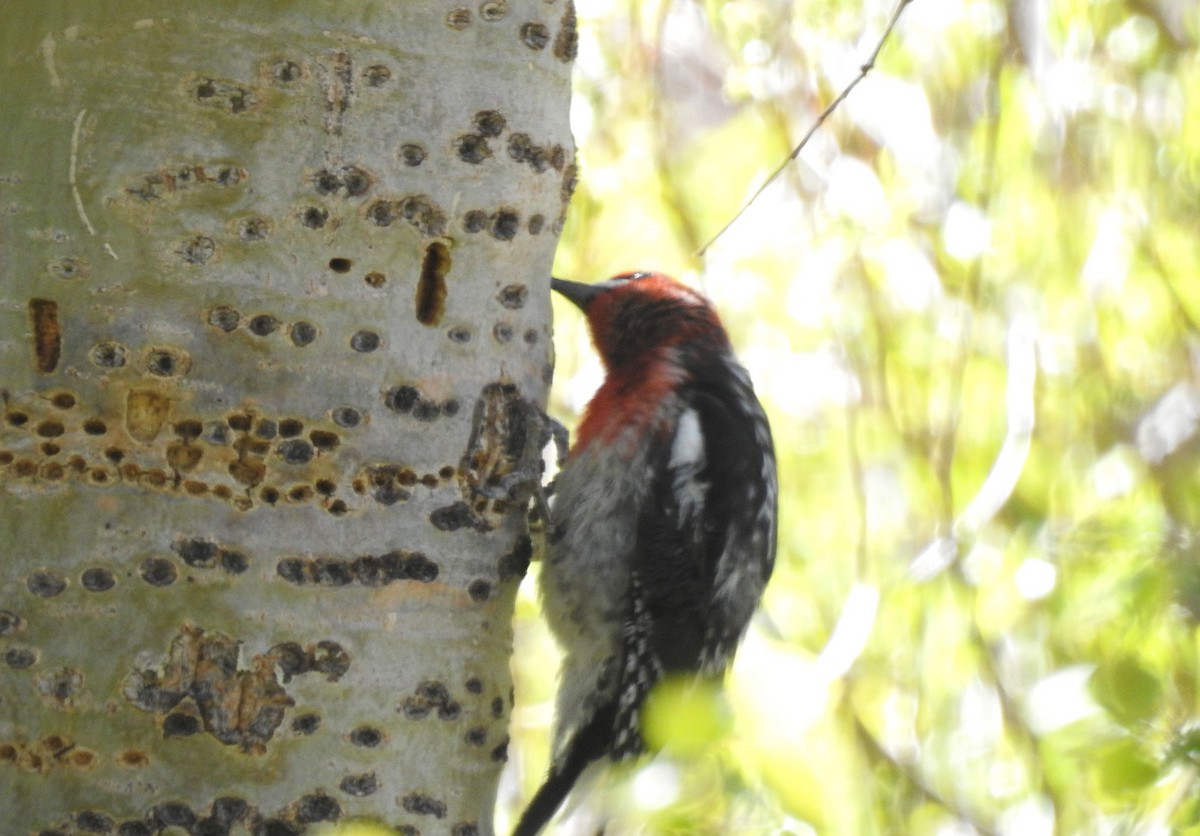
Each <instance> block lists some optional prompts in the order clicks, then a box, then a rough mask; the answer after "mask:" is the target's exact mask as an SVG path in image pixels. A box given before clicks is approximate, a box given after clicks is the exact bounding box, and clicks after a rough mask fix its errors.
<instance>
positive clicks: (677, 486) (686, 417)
mask: <svg viewBox="0 0 1200 836" xmlns="http://www.w3.org/2000/svg"><path fill="white" fill-rule="evenodd" d="M704 464H705V458H704V431H703V430H702V429H701V428H700V416H699V415H698V414H697V413H696V410H694V409H685V410H684V411H683V414H682V415H680V416H679V423H678V425H677V426H676V428H675V438H674V439H673V440H672V441H671V458H670V460H669V461H668V467H669V469H670V471H671V473H672V474H673V475H674V478H673V480H672V487H673V488H674V491H675V499H676V501H677V502H678V503H679V527H680V528H683V524H684V522H685V521H686V520H689V519H691V518H692V516H693V515H694V514H697V513H699V512H700V510H701V509H702V508H703V506H704V497H705V495H706V494H707V493H708V488H709V485H708V483H707V482H702V481H700V478H699V477H700V471H701V470H703V469H704Z"/></svg>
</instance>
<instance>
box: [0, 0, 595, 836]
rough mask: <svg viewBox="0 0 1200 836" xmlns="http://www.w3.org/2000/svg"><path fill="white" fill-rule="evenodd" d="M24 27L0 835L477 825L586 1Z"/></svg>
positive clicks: (144, 5) (13, 204) (6, 74)
mask: <svg viewBox="0 0 1200 836" xmlns="http://www.w3.org/2000/svg"><path fill="white" fill-rule="evenodd" d="M20 5H21V6H22V8H21V9H20V10H15V9H8V10H6V12H5V15H4V24H3V26H2V27H0V30H2V31H0V43H2V44H3V56H4V61H5V66H4V70H3V75H2V76H0V79H2V80H0V119H2V120H3V123H4V129H3V131H0V281H2V284H0V294H3V295H2V301H3V304H2V307H0V316H3V320H2V323H0V337H2V341H0V389H2V392H0V394H2V395H3V399H4V403H3V410H4V417H3V425H2V427H0V549H2V554H0V654H3V660H2V663H0V788H2V790H0V830H2V831H3V832H4V833H6V834H7V833H14V834H15V833H38V832H40V831H43V830H46V831H50V832H62V833H110V832H111V833H120V834H123V836H134V834H139V833H158V832H162V831H164V830H166V829H169V828H170V827H171V826H176V827H180V828H182V831H186V832H191V833H205V834H215V833H229V832H254V833H293V832H303V830H304V829H305V826H306V825H307V824H309V823H312V822H317V821H324V820H332V819H335V818H339V817H342V816H350V815H363V816H371V817H375V818H378V819H382V820H383V821H385V822H388V823H390V824H392V825H395V826H400V827H401V828H408V829H409V832H417V831H420V832H457V833H475V832H484V833H486V832H490V831H491V829H492V827H491V815H492V806H493V803H494V798H495V789H496V783H497V780H498V776H499V772H500V769H501V766H502V763H503V761H504V759H505V750H506V745H507V736H506V723H507V718H508V713H509V710H510V708H511V687H510V681H509V674H508V665H507V661H508V654H509V651H510V647H511V629H510V617H511V613H512V604H513V596H514V594H515V591H516V586H517V583H518V581H519V579H520V576H521V575H522V574H523V572H524V567H525V564H526V562H527V560H528V556H529V553H530V549H529V537H528V532H527V527H526V519H525V514H524V507H523V506H524V504H525V503H524V501H523V500H524V499H526V498H527V497H528V484H527V480H526V478H525V477H527V476H530V475H533V474H534V472H535V471H536V469H537V467H538V466H539V465H540V455H539V453H538V450H537V448H538V446H539V444H538V443H539V441H540V438H539V435H540V431H541V428H540V421H539V412H538V410H537V409H536V408H535V407H536V406H537V405H539V404H542V403H543V402H544V397H545V391H546V386H547V384H548V381H549V378H550V369H551V363H552V349H551V344H550V327H549V320H550V305H549V299H548V297H549V292H548V284H549V281H548V280H549V267H550V263H551V259H552V256H553V251H554V246H555V243H556V239H557V233H558V231H559V229H560V227H561V217H562V213H563V211H564V209H565V206H566V201H567V199H568V197H569V194H570V190H571V185H572V183H573V179H574V166H573V164H572V159H573V151H572V146H571V142H570V137H569V133H568V128H567V119H566V115H567V102H568V96H569V72H570V62H571V59H572V58H573V56H574V43H575V34H574V14H573V11H572V9H571V7H570V5H569V0H558V2H554V0H549V2H541V0H515V1H514V2H505V1H504V0H501V2H487V3H483V4H482V5H470V6H461V7H460V6H455V5H452V4H434V3H401V2H387V0H339V2H336V3H328V2H302V3H280V2H274V3H265V2H264V3H254V4H247V3H241V2H234V1H233V0H222V1H221V2H214V0H206V1H205V2H202V3H201V2H188V1H187V0H119V2H116V1H114V2H106V3H80V2H73V1H72V0H54V1H53V2H50V1H49V0H47V2H42V3H38V4H32V3H26V4H20ZM481 491H482V492H483V493H481ZM506 494H512V495H513V496H514V497H515V498H512V499H508V498H505V495H506ZM182 831H173V830H172V831H170V832H182Z"/></svg>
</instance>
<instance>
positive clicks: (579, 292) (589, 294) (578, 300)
mask: <svg viewBox="0 0 1200 836" xmlns="http://www.w3.org/2000/svg"><path fill="white" fill-rule="evenodd" d="M550 287H551V288H552V289H554V290H557V291H558V292H559V293H561V294H562V295H563V296H566V297H567V298H568V299H570V300H571V301H572V302H574V303H575V306H576V307H577V308H579V310H581V311H587V309H588V305H590V304H591V303H592V300H593V299H595V298H596V297H597V296H599V295H600V294H601V293H603V292H604V288H603V287H600V286H599V285H594V284H583V283H582V282H571V281H567V280H566V279H555V278H551V279H550Z"/></svg>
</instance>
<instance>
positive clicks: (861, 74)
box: [696, 0, 913, 257]
mask: <svg viewBox="0 0 1200 836" xmlns="http://www.w3.org/2000/svg"><path fill="white" fill-rule="evenodd" d="M912 1H913V0H900V2H899V3H898V4H897V5H896V11H895V12H893V13H892V19H891V20H889V21H888V25H887V28H886V29H884V30H883V34H882V35H880V36H879V43H877V44H875V50H874V51H873V52H872V53H871V57H870V58H868V59H867V60H866V61H865V62H864V63H863V65H862V66H860V67H859V68H858V75H857V76H855V77H854V79H853V80H852V81H851V82H850V83H849V84H847V85H846V87H845V88H844V89H843V90H842V92H841V93H839V94H838V96H837V98H836V99H834V100H833V101H832V102H830V103H829V106H828V107H826V108H825V110H823V111H821V115H820V116H818V117H817V121H815V122H813V124H812V127H811V128H809V129H808V133H806V134H805V135H804V137H803V138H802V139H801V140H800V143H799V144H798V145H797V146H796V147H795V148H793V149H792V153H790V154H788V155H787V157H786V158H784V160H783V162H781V163H780V164H779V165H778V166H777V167H776V169H775V170H774V171H772V172H771V176H770V177H768V178H767V179H766V180H765V181H764V182H763V184H762V185H761V186H759V187H758V190H757V191H755V192H754V194H752V195H751V196H750V199H749V200H747V201H746V203H745V204H744V205H743V206H742V208H741V209H739V210H738V212H737V214H736V215H734V216H733V217H732V218H730V219H729V222H728V223H727V224H725V226H723V227H721V229H720V230H719V231H718V232H717V234H716V235H714V236H713V237H712V238H711V239H709V241H708V243H707V244H705V245H704V246H703V247H701V248H700V249H699V250H697V251H696V256H697V257H699V256H702V255H704V254H705V253H706V252H708V248H709V247H711V246H712V245H713V244H715V243H716V242H717V239H718V238H720V237H721V236H722V235H724V234H725V232H726V231H727V230H728V229H729V228H730V227H731V226H733V225H734V224H735V223H737V221H738V219H739V218H740V217H742V215H744V214H746V210H747V209H749V208H750V207H751V206H752V205H753V204H754V201H756V200H758V197H759V195H761V194H762V193H763V192H765V191H766V190H767V186H769V185H771V184H772V183H774V182H775V180H776V179H777V178H778V177H779V175H780V174H782V173H783V172H784V170H785V169H786V168H787V167H788V165H789V164H791V162H792V160H794V159H796V157H798V156H800V152H801V151H803V150H804V146H805V145H808V141H809V140H810V139H812V137H813V134H815V133H816V132H817V130H818V129H819V128H820V127H821V126H822V125H824V124H825V120H826V119H828V118H829V117H830V116H832V115H833V112H834V111H835V110H837V109H838V106H839V105H841V103H842V102H844V101H845V100H846V97H847V96H849V95H850V91H851V90H853V89H854V88H855V87H857V86H858V83H859V82H860V81H862V80H863V79H864V78H866V77H867V73H869V72H871V70H872V69H874V67H875V59H876V58H878V57H879V53H880V51H881V50H882V49H883V45H884V44H885V43H887V39H888V37H889V36H890V35H891V34H892V30H893V29H895V28H896V22H897V21H898V20H900V13H901V12H903V11H904V7H905V6H907V5H908V4H909V3H911V2H912Z"/></svg>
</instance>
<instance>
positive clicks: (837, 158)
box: [500, 0, 1200, 836]
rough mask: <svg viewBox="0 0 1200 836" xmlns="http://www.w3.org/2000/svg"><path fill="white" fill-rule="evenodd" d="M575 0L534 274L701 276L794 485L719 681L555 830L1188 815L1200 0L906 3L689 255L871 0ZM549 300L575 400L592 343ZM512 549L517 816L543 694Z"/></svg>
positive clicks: (1197, 527) (1050, 826)
mask: <svg viewBox="0 0 1200 836" xmlns="http://www.w3.org/2000/svg"><path fill="white" fill-rule="evenodd" d="M578 11H579V16H580V32H581V42H580V49H579V59H578V63H577V66H576V94H575V101H574V105H573V110H572V120H573V125H574V130H575V136H576V140H577V143H578V145H579V159H580V167H581V178H580V185H579V189H578V191H577V192H576V194H575V198H574V201H573V203H572V208H571V213H570V216H569V219H568V223H567V228H566V230H565V232H564V235H563V240H562V245H561V247H560V250H559V257H558V262H557V265H556V274H557V275H562V276H567V277H571V278H574V279H579V280H585V281H593V280H599V279H602V278H605V277H607V276H608V275H611V274H613V273H616V272H620V271H624V270H629V269H661V270H665V271H667V272H670V273H673V274H675V275H677V276H680V277H682V278H684V279H685V280H687V281H689V282H692V283H694V284H696V285H697V286H698V287H700V288H702V289H703V290H704V291H705V292H706V293H707V294H709V295H710V296H711V297H712V298H713V299H714V300H715V301H716V302H717V304H718V306H719V307H720V310H721V311H722V314H723V316H724V318H725V321H726V324H727V326H728V328H729V330H730V332H731V334H732V336H733V339H734V342H735V344H736V346H737V348H738V351H739V353H740V355H741V357H742V358H743V360H744V361H745V363H746V365H747V366H748V367H749V368H750V370H751V372H752V374H753V376H754V379H755V381H756V385H757V388H758V391H759V392H760V395H761V397H762V399H763V401H764V403H765V404H766V406H767V409H768V411H769V413H770V416H771V420H772V424H773V428H774V433H775V440H776V446H777V451H778V454H779V465H780V475H781V479H782V485H783V495H782V500H781V508H780V514H781V522H780V529H781V530H780V535H781V536H780V551H779V557H778V564H777V567H776V571H775V575H774V577H773V579H772V583H771V585H770V588H769V589H768V591H767V595H766V598H765V601H764V606H763V608H762V613H761V615H760V617H759V618H758V619H757V620H756V622H755V623H754V625H753V627H752V629H751V631H750V634H749V636H748V637H747V640H746V642H745V644H744V645H743V648H742V650H741V652H740V655H739V657H738V659H737V663H736V665H735V667H734V670H733V674H732V676H731V677H730V679H729V682H728V687H727V691H726V693H725V694H724V696H723V697H721V696H719V695H709V694H703V695H699V696H697V695H695V694H689V693H687V692H682V693H674V694H665V695H662V696H661V703H660V705H659V706H658V709H657V714H656V716H659V717H662V718H666V719H665V720H663V721H662V725H663V728H662V729H659V730H657V732H655V731H653V730H651V732H649V733H652V734H653V733H661V734H662V735H663V736H664V737H665V738H667V739H669V740H670V739H673V740H674V743H673V748H674V751H675V752H676V754H675V755H674V756H673V757H672V756H660V757H659V758H657V759H655V760H652V761H648V762H647V763H646V764H645V765H644V766H643V767H642V768H640V769H636V770H630V771H628V772H627V773H625V774H623V775H621V776H618V777H617V778H616V779H614V780H610V781H608V782H606V783H605V784H604V785H603V786H599V787H597V788H596V791H595V792H594V793H593V794H592V795H591V796H589V797H590V798H591V799H592V802H591V803H590V804H584V805H583V808H582V809H580V810H579V811H578V812H577V814H576V817H575V821H576V822H591V825H592V830H590V831H588V830H586V829H584V825H582V824H580V825H579V826H578V827H574V826H573V825H571V824H568V825H566V826H563V827H560V828H559V830H558V832H560V833H570V832H595V824H596V822H597V821H600V822H603V821H604V820H605V819H606V818H612V824H611V826H610V827H609V829H608V830H607V831H606V832H607V833H608V834H610V835H612V834H619V833H646V834H657V833H672V834H692V833H694V834H708V833H711V834H718V833H728V834H758V833H794V834H810V833H822V834H824V833H833V834H841V833H846V834H875V833H906V834H907V833H911V834H970V833H996V834H1013V835H1014V836H1015V834H1021V836H1039V834H1075V833H1138V834H1142V833H1145V834H1154V833H1164V834H1165V833H1200V781H1198V773H1197V765H1198V764H1200V724H1197V721H1196V717H1197V699H1198V690H1197V674H1198V672H1200V649H1198V646H1197V632H1196V631H1197V626H1198V622H1197V617H1198V615H1200V562H1198V561H1200V541H1198V536H1197V535H1198V532H1200V435H1198V434H1197V427H1198V425H1200V374H1198V368H1200V330H1198V323H1200V269H1198V266H1200V265H1198V262H1200V243H1198V242H1200V57H1198V54H1197V36H1198V33H1200V13H1198V12H1197V4H1196V3H1194V2H1188V0H1005V2H1000V0H913V2H911V4H910V5H908V6H907V7H906V8H905V9H904V11H903V13H902V15H901V17H900V20H899V23H898V25H897V27H896V29H895V31H894V32H893V33H892V35H891V37H890V39H889V41H888V42H887V44H886V45H885V46H884V48H883V51H882V53H881V55H880V58H879V61H878V63H877V65H876V66H875V68H874V69H873V70H872V71H871V73H870V74H869V75H868V76H867V78H866V79H865V80H864V81H863V82H862V83H861V84H860V85H859V86H858V87H857V88H856V89H855V90H854V91H853V93H852V94H851V95H850V97H849V98H848V99H847V101H846V102H845V103H844V104H843V105H842V106H841V108H840V109H839V110H838V111H837V112H836V113H835V114H834V115H833V116H832V117H831V118H830V119H829V121H828V122H826V123H825V125H824V126H823V127H822V128H821V129H820V130H818V131H817V132H816V134H815V135H814V137H813V139H812V140H811V142H810V143H809V144H808V146H807V147H806V148H805V149H804V151H803V152H802V153H801V155H800V157H799V159H798V160H797V161H795V162H794V163H792V164H791V165H790V166H789V167H788V168H787V170H786V171H785V173H784V174H783V176H781V177H780V178H779V179H778V180H777V181H775V182H774V183H773V184H772V185H771V186H770V187H769V188H767V189H766V191H765V192H764V193H763V194H762V195H761V197H759V199H758V200H757V201H756V202H755V203H754V204H753V206H752V207H751V208H750V210H749V211H748V212H747V213H746V214H745V215H744V216H743V217H742V218H741V219H740V220H739V221H738V222H737V223H736V224H734V225H733V227H732V228H731V229H729V231H727V232H726V233H725V234H724V235H722V236H721V237H720V238H719V240H718V241H717V242H716V243H715V244H713V245H712V246H711V247H710V248H709V249H708V250H707V252H706V254H705V255H704V256H703V257H699V256H697V255H696V253H697V251H699V250H700V249H701V248H702V247H703V246H704V245H705V244H706V243H707V242H708V241H709V239H710V238H711V237H712V236H714V235H715V234H716V233H717V231H718V230H719V229H720V228H721V227H722V226H723V225H724V224H725V223H726V221H728V220H729V219H730V218H731V217H732V216H733V215H734V214H735V213H736V212H737V210H738V209H739V208H740V207H741V205H742V204H743V203H744V201H745V200H746V199H747V198H748V197H749V195H750V194H751V193H752V192H753V191H754V190H755V189H756V188H757V187H758V186H759V185H760V184H761V183H762V181H763V180H764V178H765V177H766V176H767V174H768V173H769V172H770V171H771V170H772V169H774V168H775V167H776V166H777V165H778V164H779V162H780V161H781V160H782V159H783V158H784V157H785V156H786V155H787V153H788V152H789V151H790V149H791V148H792V147H793V146H794V145H795V144H796V143H797V142H798V141H799V138H800V137H801V136H802V135H803V134H804V133H805V131H807V130H808V128H809V127H810V126H812V124H813V123H814V120H815V119H816V118H817V116H818V115H819V114H820V112H821V111H822V110H823V109H824V108H825V107H826V105H827V104H828V103H829V102H831V101H832V100H833V99H834V98H835V97H836V96H837V94H838V93H839V92H840V91H841V90H842V89H843V88H844V87H845V85H847V84H848V83H849V82H850V81H852V80H853V78H854V77H855V76H856V75H857V74H858V72H859V67H860V65H862V63H863V62H864V60H866V58H867V57H868V56H869V55H870V54H871V52H872V51H873V50H874V48H875V45H876V44H877V43H878V41H879V38H880V36H881V34H882V32H883V31H884V29H885V28H886V26H887V23H888V21H889V19H890V18H891V16H892V14H893V12H894V11H895V3H894V1H893V0H885V1H884V2H880V0H799V1H798V2H794V3H792V2H773V0H732V1H731V2H724V3H721V2H687V0H662V2H644V3H642V2H628V0H610V1H609V2H606V0H580V2H579V3H578ZM555 329H556V346H557V350H558V367H557V372H556V382H555V387H554V391H553V403H552V407H553V410H554V412H555V413H556V414H557V415H558V416H559V417H560V418H562V419H563V420H564V421H565V422H566V423H568V425H570V424H572V423H573V421H574V416H576V415H577V413H578V411H579V410H580V408H581V407H582V405H583V404H584V403H585V402H586V400H587V398H588V396H589V395H590V394H591V392H592V390H593V389H594V388H595V386H596V385H597V384H598V382H599V379H600V369H599V365H598V363H597V361H596V360H595V358H594V356H593V353H592V351H591V349H590V346H589V345H588V342H587V336H586V334H585V333H584V332H583V330H582V323H581V321H580V317H579V316H578V312H577V311H575V310H573V309H571V308H570V307H569V306H567V305H562V306H559V307H556V324H555ZM533 575H536V566H535V567H534V571H533V572H532V573H531V577H530V578H528V579H527V582H526V584H525V586H524V587H523V589H522V593H521V596H520V598H519V600H518V622H517V627H516V629H517V647H516V655H515V658H514V662H513V668H514V675H515V677H516V688H517V707H516V710H515V713H514V717H513V724H512V730H513V741H512V746H511V747H510V750H509V755H510V768H509V771H508V772H507V773H506V778H505V781H504V783H503V786H502V790H501V799H500V803H501V809H502V811H505V810H506V811H509V815H513V814H515V813H516V812H517V811H518V810H519V808H520V806H521V804H522V803H523V801H524V800H525V799H527V798H528V796H529V794H530V793H531V792H532V791H533V789H534V788H535V787H536V786H537V784H538V783H539V781H540V779H541V777H542V775H543V773H544V770H545V768H546V763H547V760H548V745H549V743H548V740H549V738H548V735H549V728H550V724H551V722H552V713H553V712H552V699H553V693H554V678H553V671H554V669H555V665H556V663H557V656H556V651H555V649H554V645H553V642H552V640H551V639H550V638H549V636H548V635H547V633H546V632H545V630H544V628H543V626H542V625H541V622H540V620H539V616H538V610H537V601H536V595H535V591H534V590H535V585H534V582H533V581H534V577H533ZM589 808H590V809H589ZM505 821H506V819H505V817H504V813H503V812H502V814H501V818H500V823H501V824H502V825H503V823H504V822H505Z"/></svg>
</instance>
